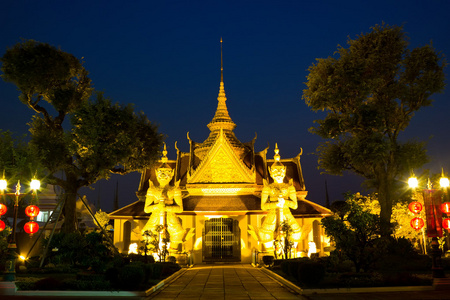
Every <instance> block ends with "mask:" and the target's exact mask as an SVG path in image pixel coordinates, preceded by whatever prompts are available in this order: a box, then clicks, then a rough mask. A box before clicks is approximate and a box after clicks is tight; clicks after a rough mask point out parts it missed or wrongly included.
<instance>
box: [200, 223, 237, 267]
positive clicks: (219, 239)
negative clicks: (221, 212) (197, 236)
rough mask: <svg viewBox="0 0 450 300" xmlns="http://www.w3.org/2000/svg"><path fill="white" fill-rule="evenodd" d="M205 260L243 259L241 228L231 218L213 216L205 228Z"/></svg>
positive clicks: (233, 260)
mask: <svg viewBox="0 0 450 300" xmlns="http://www.w3.org/2000/svg"><path fill="white" fill-rule="evenodd" d="M202 249H203V261H204V262H216V261H217V262H227V261H229V262H239V261H241V230H240V228H239V222H238V221H237V220H233V219H231V218H213V219H209V220H206V221H205V228H203V247H202Z"/></svg>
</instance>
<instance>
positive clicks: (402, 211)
mask: <svg viewBox="0 0 450 300" xmlns="http://www.w3.org/2000/svg"><path fill="white" fill-rule="evenodd" d="M408 196H409V197H407V198H402V199H400V201H398V202H397V203H396V204H394V205H393V206H392V217H391V221H392V229H393V232H392V233H393V234H392V235H393V237H394V238H396V239H399V238H405V239H408V240H410V241H412V242H414V243H415V246H416V248H420V250H421V252H422V253H426V250H425V244H426V240H425V233H424V230H425V229H424V228H422V230H419V231H416V230H413V229H412V228H411V225H410V222H411V220H412V219H413V218H414V217H417V216H420V217H421V218H422V219H423V220H425V212H424V210H422V211H421V212H420V214H419V215H415V214H414V213H412V212H410V211H409V208H408V204H409V202H410V199H411V195H408ZM346 197H347V198H352V199H353V201H354V202H355V203H356V204H357V205H359V206H360V207H361V208H362V209H364V210H367V211H370V212H371V213H373V214H376V215H380V203H379V202H378V198H377V195H376V194H371V195H368V196H363V195H361V194H360V193H356V194H354V195H350V194H348V195H347V196H346ZM420 198H422V197H420ZM415 200H416V201H419V202H421V203H422V205H423V199H420V200H419V199H415Z"/></svg>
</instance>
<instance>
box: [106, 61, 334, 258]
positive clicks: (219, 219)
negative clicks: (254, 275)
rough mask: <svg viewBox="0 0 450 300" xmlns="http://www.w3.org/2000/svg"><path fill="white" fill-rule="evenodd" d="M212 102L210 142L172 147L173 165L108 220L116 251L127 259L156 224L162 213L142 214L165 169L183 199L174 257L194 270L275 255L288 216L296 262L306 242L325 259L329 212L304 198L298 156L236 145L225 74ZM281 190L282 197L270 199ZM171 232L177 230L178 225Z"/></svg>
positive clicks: (151, 174) (144, 180)
mask: <svg viewBox="0 0 450 300" xmlns="http://www.w3.org/2000/svg"><path fill="white" fill-rule="evenodd" d="M222 70H223V69H222ZM217 100H218V104H217V109H216V112H215V115H214V117H213V119H212V121H211V122H210V123H209V124H208V125H207V126H208V128H209V129H210V134H209V136H208V138H207V139H206V140H205V141H204V142H202V143H198V142H195V141H193V140H191V139H190V138H189V134H188V135H187V139H188V141H189V145H190V148H189V152H182V151H180V150H179V149H178V148H177V145H176V144H175V149H176V160H167V158H166V157H165V155H164V157H163V159H162V161H161V162H160V163H159V164H157V165H156V166H155V167H154V168H151V169H147V170H145V171H144V172H142V175H141V180H140V184H139V190H138V191H137V196H138V198H139V200H138V201H136V202H134V203H132V204H130V205H128V206H126V207H124V208H121V209H119V210H117V211H115V212H112V213H111V214H110V217H111V218H112V219H114V242H115V245H116V246H117V247H118V249H119V250H120V251H123V252H128V247H129V245H130V244H132V243H139V240H141V239H142V236H141V232H142V230H143V229H144V227H145V226H146V224H147V222H148V220H149V218H150V219H151V220H153V219H155V220H156V218H153V219H152V217H151V214H154V213H160V212H155V211H153V212H150V209H145V210H146V211H147V212H149V213H146V212H145V211H144V207H147V205H146V204H145V203H146V198H147V202H148V193H149V191H156V190H155V187H159V186H160V185H159V183H158V181H159V180H158V177H157V173H158V168H159V167H160V166H161V165H165V168H166V169H168V168H170V169H172V171H171V172H173V176H172V177H171V179H170V182H169V184H168V186H170V187H175V186H176V188H179V190H180V191H181V198H182V207H181V208H177V209H178V210H177V211H178V212H177V213H175V214H174V215H176V216H177V217H178V220H176V221H177V222H179V223H180V224H181V226H182V228H183V230H184V234H183V237H182V242H181V243H178V242H179V241H178V240H179V239H180V237H179V235H177V243H176V244H177V247H178V249H177V250H178V251H177V252H191V253H192V254H193V257H194V262H195V263H201V262H219V261H223V262H227V261H230V262H232V261H234V262H243V263H250V262H252V257H253V258H254V257H255V253H256V251H268V253H270V254H273V248H271V247H273V245H270V242H271V241H270V240H271V239H274V238H275V237H276V236H277V232H274V231H276V230H277V228H278V227H279V225H280V221H282V219H280V214H281V216H283V215H284V216H286V218H287V219H286V220H287V221H288V223H289V224H290V225H291V226H292V228H293V229H294V238H295V250H294V251H293V252H294V255H297V256H298V255H306V254H307V253H308V250H310V248H311V246H310V244H311V242H314V243H315V245H316V248H317V251H318V253H319V255H322V254H323V253H326V252H327V251H328V249H327V247H328V239H327V237H325V235H324V231H323V229H322V228H321V226H320V219H321V218H323V217H324V216H326V215H330V214H331V213H330V211H329V210H328V209H326V208H324V207H322V206H320V205H318V204H315V203H313V202H310V201H308V200H306V199H305V198H306V195H307V191H306V189H305V183H304V179H303V174H302V169H301V164H300V157H301V153H299V154H298V155H297V156H296V157H294V158H282V149H278V147H277V148H276V150H277V151H276V152H275V156H274V155H273V154H268V150H269V148H266V149H264V150H262V151H259V152H255V149H254V144H255V140H256V137H255V138H254V139H253V140H252V141H250V142H247V143H242V142H240V141H239V140H238V139H237V138H236V136H235V134H234V132H233V130H234V129H235V127H236V124H235V123H234V122H233V121H232V119H231V117H230V116H229V114H228V109H227V106H226V100H227V98H226V96H225V89H224V83H223V71H222V74H221V82H220V88H219V96H218V98H217ZM274 150H275V149H274ZM274 150H272V151H274ZM280 150H281V153H280V154H281V157H280V154H278V151H280ZM272 151H271V152H272ZM272 153H273V152H272ZM172 155H173V154H172ZM268 157H269V158H268ZM271 157H274V158H271ZM280 167H281V169H283V170H284V171H283V172H284V174H283V177H282V178H281V179H278V181H279V180H281V181H280V182H278V183H277V182H276V180H277V179H276V178H275V177H276V176H275V177H274V172H275V171H274V170H278V169H279V168H280ZM269 172H270V173H269ZM271 175H272V176H271ZM274 178H275V179H276V180H274ZM171 189H172V188H171ZM278 190H280V191H281V192H280V193H279V195H278V194H277V195H275V194H276V192H277V191H278ZM152 193H153V192H152ZM281 198H283V199H281ZM152 201H153V200H152ZM165 201H167V200H165ZM262 201H263V203H262ZM278 202H280V203H281V205H280V204H278V207H279V209H278V210H277V208H276V206H277V203H278ZM284 203H286V205H285V206H284V207H283V205H284ZM288 204H289V206H287V205H288ZM269 218H271V220H269ZM274 218H275V219H274ZM281 218H283V217H281ZM161 219H162V218H161ZM167 220H168V219H167ZM167 222H168V221H167ZM167 226H168V227H170V226H171V224H167ZM174 226H176V227H177V228H181V227H180V226H179V224H175V225H174ZM270 231H272V232H270ZM268 244H269V245H268ZM171 247H172V246H171Z"/></svg>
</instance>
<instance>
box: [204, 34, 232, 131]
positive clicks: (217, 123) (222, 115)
mask: <svg viewBox="0 0 450 300" xmlns="http://www.w3.org/2000/svg"><path fill="white" fill-rule="evenodd" d="M217 101H218V102H219V103H218V104H217V109H216V113H215V115H214V117H213V119H212V121H211V122H210V123H209V124H208V128H209V129H210V130H211V131H214V130H218V129H220V128H223V129H225V130H233V129H234V128H235V127H236V124H234V122H233V120H231V118H230V115H229V114H228V109H227V105H226V103H225V102H226V101H227V97H226V96H225V87H224V83H223V51H222V38H220V87H219V96H218V97H217Z"/></svg>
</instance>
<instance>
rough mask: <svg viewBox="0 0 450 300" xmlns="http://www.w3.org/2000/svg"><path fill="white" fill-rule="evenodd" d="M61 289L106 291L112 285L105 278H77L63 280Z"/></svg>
mask: <svg viewBox="0 0 450 300" xmlns="http://www.w3.org/2000/svg"><path fill="white" fill-rule="evenodd" d="M62 283H63V287H62V289H64V290H75V291H108V290H111V289H112V287H111V286H112V285H111V283H110V282H109V281H106V280H77V279H67V280H64V281H63V282H62Z"/></svg>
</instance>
